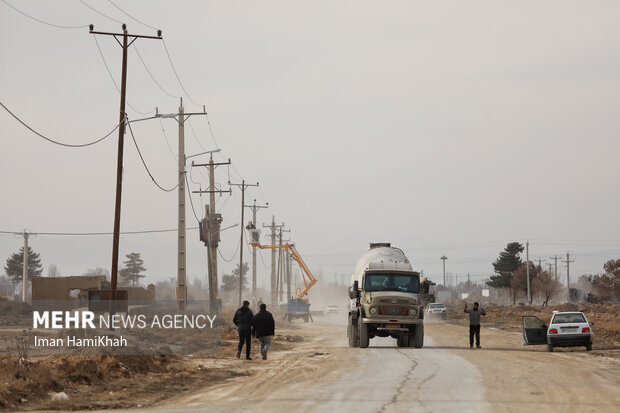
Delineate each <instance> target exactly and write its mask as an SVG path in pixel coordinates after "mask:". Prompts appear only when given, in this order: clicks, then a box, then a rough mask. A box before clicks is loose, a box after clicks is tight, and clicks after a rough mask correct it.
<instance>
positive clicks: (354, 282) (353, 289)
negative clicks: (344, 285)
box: [349, 280, 359, 300]
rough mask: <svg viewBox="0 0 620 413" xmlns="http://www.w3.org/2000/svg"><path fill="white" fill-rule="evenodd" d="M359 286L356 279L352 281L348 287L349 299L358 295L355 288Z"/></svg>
mask: <svg viewBox="0 0 620 413" xmlns="http://www.w3.org/2000/svg"><path fill="white" fill-rule="evenodd" d="M358 288H359V283H358V282H357V280H356V281H353V285H352V286H351V287H349V298H350V299H352V300H353V299H355V298H357V297H358V295H359V292H358V291H357V289H358Z"/></svg>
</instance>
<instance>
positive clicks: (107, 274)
mask: <svg viewBox="0 0 620 413" xmlns="http://www.w3.org/2000/svg"><path fill="white" fill-rule="evenodd" d="M82 275H85V276H91V277H93V276H95V277H96V276H99V275H103V276H104V277H105V278H106V280H108V279H110V271H108V270H106V269H105V268H101V267H97V268H91V269H89V270H88V271H86V272H85V273H84V274H82Z"/></svg>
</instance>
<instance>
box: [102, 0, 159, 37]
mask: <svg viewBox="0 0 620 413" xmlns="http://www.w3.org/2000/svg"><path fill="white" fill-rule="evenodd" d="M108 1H109V2H110V3H111V4H112V5H113V6H114V7H116V8H117V9H119V10H120V11H121V12H122V13H123V14H124V15H126V16H127V17H129V18H130V19H132V20H135V21H137V22H138V23H140V24H141V25H143V26H146V27H148V28H150V29H153V30H157V27H153V26H150V25H148V24H146V23H144V22H143V21H140V20H138V19H136V18H135V17H133V16H132V15H131V14H129V13H127V12H126V11H125V10H123V9H121V8H120V7H118V6H117V5H116V4H114V2H113V1H112V0H108Z"/></svg>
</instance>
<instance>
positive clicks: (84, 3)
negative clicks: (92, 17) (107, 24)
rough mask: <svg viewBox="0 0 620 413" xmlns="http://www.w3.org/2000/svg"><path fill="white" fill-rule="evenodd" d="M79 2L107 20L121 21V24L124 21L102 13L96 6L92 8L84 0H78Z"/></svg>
mask: <svg viewBox="0 0 620 413" xmlns="http://www.w3.org/2000/svg"><path fill="white" fill-rule="evenodd" d="M80 3H82V4H83V5H85V6H86V7H88V8H89V9H91V10H92V11H94V12H95V13H97V14H99V15H101V16H103V17H105V18H106V19H108V20H112V21H113V22H116V23H121V24H123V23H124V22H122V21H120V20H116V19H114V18H112V17H110V16H108V15H107V14H103V13H102V12H100V11H99V10H97V9H96V8H94V7H93V6H91V5H90V4H88V3H86V2H85V1H84V0H80Z"/></svg>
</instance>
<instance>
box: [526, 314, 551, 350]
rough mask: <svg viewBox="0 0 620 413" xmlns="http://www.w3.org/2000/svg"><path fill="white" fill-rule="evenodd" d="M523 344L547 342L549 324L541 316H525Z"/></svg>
mask: <svg viewBox="0 0 620 413" xmlns="http://www.w3.org/2000/svg"><path fill="white" fill-rule="evenodd" d="M523 344H525V345H532V344H547V326H546V325H545V323H543V322H542V320H541V319H540V318H538V317H534V316H531V315H526V316H523Z"/></svg>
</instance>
